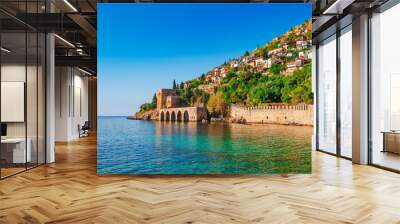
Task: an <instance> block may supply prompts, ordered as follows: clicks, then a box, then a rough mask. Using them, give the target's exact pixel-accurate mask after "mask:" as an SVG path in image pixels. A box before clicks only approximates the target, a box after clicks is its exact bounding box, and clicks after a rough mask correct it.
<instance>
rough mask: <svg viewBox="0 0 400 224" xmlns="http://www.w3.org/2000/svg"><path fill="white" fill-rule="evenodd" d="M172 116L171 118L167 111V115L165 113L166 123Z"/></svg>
mask: <svg viewBox="0 0 400 224" xmlns="http://www.w3.org/2000/svg"><path fill="white" fill-rule="evenodd" d="M169 119H170V116H169V111H167V113H165V121H169Z"/></svg>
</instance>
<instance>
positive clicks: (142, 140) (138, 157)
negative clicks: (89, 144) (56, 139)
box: [98, 117, 312, 174]
mask: <svg viewBox="0 0 400 224" xmlns="http://www.w3.org/2000/svg"><path fill="white" fill-rule="evenodd" d="M311 134H312V128H310V127H299V126H282V125H240V124H202V123H192V122H188V123H184V122H158V121H157V122H149V121H132V120H126V119H125V118H123V117H120V118H115V117H113V118H110V117H100V118H99V133H98V172H99V173H131V174H160V173H163V174H210V173H211V174H219V173H228V174H229V173H232V174H245V173H250V174H260V173H309V172H311V149H310V148H311V147H310V140H311Z"/></svg>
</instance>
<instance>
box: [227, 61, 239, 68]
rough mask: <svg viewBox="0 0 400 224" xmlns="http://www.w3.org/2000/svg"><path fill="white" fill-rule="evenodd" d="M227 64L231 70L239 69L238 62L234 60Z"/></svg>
mask: <svg viewBox="0 0 400 224" xmlns="http://www.w3.org/2000/svg"><path fill="white" fill-rule="evenodd" d="M229 64H230V65H231V68H237V67H239V61H236V60H234V61H231V62H230V63H229Z"/></svg>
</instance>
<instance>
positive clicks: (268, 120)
mask: <svg viewBox="0 0 400 224" xmlns="http://www.w3.org/2000/svg"><path fill="white" fill-rule="evenodd" d="M231 117H232V119H233V120H234V121H241V122H244V123H264V124H286V125H289V124H290V125H308V126H312V125H313V123H314V106H313V105H306V104H301V105H295V106H286V105H282V106H259V107H243V106H237V105H232V106H231Z"/></svg>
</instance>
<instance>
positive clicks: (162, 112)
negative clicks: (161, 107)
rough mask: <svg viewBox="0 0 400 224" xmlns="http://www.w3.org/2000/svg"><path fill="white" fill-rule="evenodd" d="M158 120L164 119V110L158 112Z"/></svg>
mask: <svg viewBox="0 0 400 224" xmlns="http://www.w3.org/2000/svg"><path fill="white" fill-rule="evenodd" d="M160 121H164V111H161V113H160Z"/></svg>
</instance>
